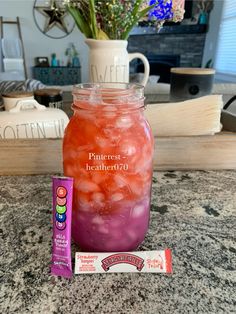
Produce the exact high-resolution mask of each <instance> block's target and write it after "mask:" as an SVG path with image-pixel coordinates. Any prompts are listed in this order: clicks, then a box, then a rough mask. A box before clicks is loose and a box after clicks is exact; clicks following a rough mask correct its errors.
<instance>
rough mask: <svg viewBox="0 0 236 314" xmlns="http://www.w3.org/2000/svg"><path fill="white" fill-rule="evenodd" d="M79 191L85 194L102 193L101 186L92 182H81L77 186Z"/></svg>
mask: <svg viewBox="0 0 236 314" xmlns="http://www.w3.org/2000/svg"><path fill="white" fill-rule="evenodd" d="M77 189H78V190H79V191H82V192H85V193H89V192H99V191H100V188H99V186H98V185H97V184H96V183H94V182H92V181H90V180H81V181H80V182H79V183H78V185H77Z"/></svg>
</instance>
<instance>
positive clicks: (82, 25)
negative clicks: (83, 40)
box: [67, 6, 92, 38]
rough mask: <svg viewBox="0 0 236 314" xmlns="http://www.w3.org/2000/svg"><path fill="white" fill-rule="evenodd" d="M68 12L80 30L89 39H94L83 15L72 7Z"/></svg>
mask: <svg viewBox="0 0 236 314" xmlns="http://www.w3.org/2000/svg"><path fill="white" fill-rule="evenodd" d="M67 10H68V12H69V13H70V15H71V16H72V17H73V19H74V21H75V23H76V25H77V27H78V28H79V30H80V31H81V32H82V33H83V34H84V35H85V36H86V37H88V38H91V37H92V31H91V28H90V26H89V24H88V22H87V21H86V20H85V19H84V17H83V15H82V14H80V12H79V11H78V9H76V8H75V7H72V6H68V7H67Z"/></svg>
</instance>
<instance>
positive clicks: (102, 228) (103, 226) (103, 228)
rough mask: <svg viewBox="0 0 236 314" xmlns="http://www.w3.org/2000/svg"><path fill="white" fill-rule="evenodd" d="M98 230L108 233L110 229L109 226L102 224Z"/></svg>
mask: <svg viewBox="0 0 236 314" xmlns="http://www.w3.org/2000/svg"><path fill="white" fill-rule="evenodd" d="M98 232H100V233H103V234H108V233H109V230H108V228H107V227H106V226H105V225H101V226H99V228H98Z"/></svg>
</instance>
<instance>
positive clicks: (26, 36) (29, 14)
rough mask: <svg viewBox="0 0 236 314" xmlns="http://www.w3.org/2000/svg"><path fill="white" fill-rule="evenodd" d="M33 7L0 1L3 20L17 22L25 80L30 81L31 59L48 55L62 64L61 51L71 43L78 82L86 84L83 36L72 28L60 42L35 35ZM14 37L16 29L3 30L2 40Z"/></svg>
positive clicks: (17, 0) (23, 0) (28, 0)
mask: <svg viewBox="0 0 236 314" xmlns="http://www.w3.org/2000/svg"><path fill="white" fill-rule="evenodd" d="M33 5H34V0H0V16H3V17H4V18H7V19H14V18H16V16H19V18H20V22H21V31H22V37H23V42H24V49H25V55H26V64H27V73H28V76H29V77H32V66H34V58H35V57H42V56H43V57H48V58H49V60H50V59H51V54H52V53H54V52H55V53H56V54H57V58H58V59H60V60H62V59H64V62H65V64H66V60H67V58H66V57H65V50H66V48H67V47H68V44H69V43H71V42H73V43H74V44H75V46H76V48H77V50H78V52H79V58H80V62H81V74H82V81H83V82H87V81H88V48H87V46H86V45H85V43H84V36H83V35H82V34H81V32H80V31H79V30H78V29H77V27H75V28H74V30H73V31H72V33H71V34H69V35H68V36H66V37H64V38H62V39H52V38H49V37H47V36H46V35H44V34H43V33H41V32H40V31H39V29H38V28H37V26H36V24H35V22H34V18H33ZM5 30H6V32H5ZM14 34H17V28H16V26H14V25H5V26H4V36H5V37H6V36H9V37H12V36H13V35H14ZM0 63H1V62H0ZM0 71H1V68H0Z"/></svg>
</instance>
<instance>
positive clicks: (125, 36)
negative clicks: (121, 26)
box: [121, 0, 159, 40]
mask: <svg viewBox="0 0 236 314" xmlns="http://www.w3.org/2000/svg"><path fill="white" fill-rule="evenodd" d="M141 3H142V1H138V0H137V1H136V3H135V6H134V9H133V11H132V16H133V18H134V19H133V23H132V24H131V25H129V27H128V28H127V29H126V31H125V32H124V33H123V34H122V36H121V39H125V40H127V39H128V37H129V33H130V32H131V30H132V28H133V27H134V25H136V24H137V23H138V21H139V20H140V19H141V18H142V17H144V16H145V15H147V13H148V12H149V11H150V10H152V9H153V8H154V7H155V6H156V5H157V4H158V3H159V0H157V1H156V2H155V3H154V4H153V5H150V6H148V7H147V8H146V9H143V10H142V11H140V12H138V10H139V8H140V5H141Z"/></svg>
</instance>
